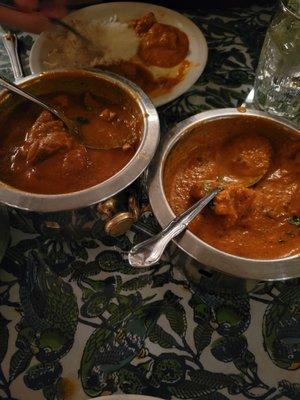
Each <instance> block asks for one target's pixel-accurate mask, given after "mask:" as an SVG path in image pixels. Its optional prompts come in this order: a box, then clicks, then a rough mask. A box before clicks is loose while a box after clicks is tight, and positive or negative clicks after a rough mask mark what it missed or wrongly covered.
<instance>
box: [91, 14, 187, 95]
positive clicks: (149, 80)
mask: <svg viewBox="0 0 300 400" xmlns="http://www.w3.org/2000/svg"><path fill="white" fill-rule="evenodd" d="M131 26H133V28H134V29H135V31H136V33H137V34H138V35H139V36H140V45H139V49H138V54H137V55H138V61H137V60H131V61H121V62H118V63H114V64H110V65H100V66H98V67H99V68H102V69H105V70H109V71H112V72H115V73H117V74H119V75H122V76H124V77H125V78H127V79H129V80H131V81H132V82H134V83H136V84H137V85H138V86H140V87H141V88H142V89H143V91H144V92H145V93H147V94H148V95H149V94H151V95H152V96H157V95H160V94H163V93H166V92H168V91H170V89H172V88H173V87H174V86H176V85H177V84H178V83H179V82H180V81H182V79H183V78H184V76H185V74H186V71H187V69H188V67H189V66H190V63H189V62H188V61H187V60H186V56H187V54H188V51H189V39H188V37H187V35H186V34H185V33H184V32H182V31H181V30H180V29H178V28H176V27H174V26H171V25H167V24H161V23H159V22H157V20H156V18H155V15H154V14H153V13H152V12H150V13H148V14H146V15H144V16H143V17H141V18H139V19H137V20H134V21H132V22H131ZM147 66H156V67H161V68H172V67H176V66H178V70H177V72H176V74H172V76H160V77H154V76H153V74H152V72H151V71H150V70H149V69H148V68H147Z"/></svg>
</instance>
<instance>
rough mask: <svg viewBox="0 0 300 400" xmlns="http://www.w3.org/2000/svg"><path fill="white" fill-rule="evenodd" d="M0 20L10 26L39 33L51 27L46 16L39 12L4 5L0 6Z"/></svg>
mask: <svg viewBox="0 0 300 400" xmlns="http://www.w3.org/2000/svg"><path fill="white" fill-rule="evenodd" d="M18 1H19V0H18ZM0 22H1V24H5V25H8V26H10V27H12V28H16V29H19V30H21V31H25V32H32V33H40V32H42V31H44V30H46V29H49V28H50V27H51V23H50V21H49V20H48V18H47V17H46V16H45V15H43V14H42V13H40V12H34V11H33V12H28V13H24V12H21V11H15V10H12V9H9V8H6V7H0Z"/></svg>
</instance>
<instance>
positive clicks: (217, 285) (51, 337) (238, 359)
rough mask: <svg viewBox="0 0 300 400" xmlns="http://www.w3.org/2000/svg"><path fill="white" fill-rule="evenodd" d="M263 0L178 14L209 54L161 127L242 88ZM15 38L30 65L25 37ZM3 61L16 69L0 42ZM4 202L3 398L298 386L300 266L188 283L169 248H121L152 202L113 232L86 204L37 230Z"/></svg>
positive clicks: (150, 226) (259, 33) (293, 392)
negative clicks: (144, 260)
mask: <svg viewBox="0 0 300 400" xmlns="http://www.w3.org/2000/svg"><path fill="white" fill-rule="evenodd" d="M272 11H273V10H272V9H271V8H261V7H252V8H249V9H247V10H242V9H229V10H227V11H220V12H217V11H216V12H215V13H214V14H209V15H207V14H205V13H203V12H201V11H198V12H197V11H195V12H193V14H189V13H187V16H188V17H189V18H191V19H192V20H193V21H194V22H195V23H196V24H197V25H199V27H200V28H201V29H202V31H203V32H204V34H205V36H206V38H207V41H208V45H209V58H208V64H207V67H206V69H205V72H204V73H203V75H202V76H201V78H200V79H199V81H198V82H197V83H196V84H195V85H194V86H193V87H192V88H191V89H190V90H189V91H188V92H187V93H185V94H184V95H183V96H181V97H180V98H178V99H177V100H175V101H173V102H172V103H170V104H168V105H166V106H164V107H161V108H160V109H159V114H160V119H161V123H162V128H163V132H162V134H164V133H165V132H166V131H167V129H168V128H169V127H170V126H172V125H173V124H174V123H176V122H178V121H180V120H182V119H184V118H186V117H188V116H190V115H193V114H195V113H197V112H200V111H202V110H206V109H210V108H218V107H226V106H235V105H236V104H237V102H239V101H241V100H243V99H244V98H245V96H246V94H247V92H248V91H249V89H250V87H251V84H252V82H253V78H254V69H255V65H256V62H257V59H258V54H259V50H260V47H261V44H262V40H263V36H264V33H265V30H266V26H267V24H268V22H269V20H270V16H271V14H272ZM19 38H20V41H21V52H22V62H23V66H24V67H25V70H27V71H28V52H29V50H30V47H31V45H32V42H33V38H32V36H30V35H28V34H20V35H19ZM0 70H1V73H2V74H4V75H6V76H10V77H12V75H11V72H10V66H9V61H8V58H7V56H6V54H5V51H4V49H3V47H1V45H0ZM0 211H1V215H0V257H2V255H3V254H2V253H3V251H4V249H5V248H6V246H8V247H7V250H6V252H5V254H4V257H3V260H2V263H1V266H0V399H1V400H3V399H18V400H21V399H47V400H54V399H86V398H89V397H95V396H97V395H101V394H102V395H104V394H111V393H137V394H148V395H155V396H159V397H162V398H164V399H170V398H173V399H199V400H225V399H233V400H240V399H243V400H244V399H260V400H262V399H266V400H271V399H272V400H275V399H293V400H299V399H300V280H299V279H298V280H292V281H288V282H285V283H284V282H282V283H255V282H245V281H242V280H239V279H233V278H229V277H225V276H224V275H221V274H217V273H216V274H213V275H212V276H211V277H203V278H202V279H201V280H200V283H198V284H197V285H194V284H191V283H189V282H188V281H187V279H186V278H185V277H184V275H183V274H182V272H181V266H178V265H173V263H172V259H173V257H172V254H171V253H169V254H167V256H166V258H165V259H164V261H163V262H162V263H161V265H160V267H159V268H158V269H157V268H155V269H146V268H145V269H143V270H135V269H133V268H131V267H130V266H129V264H128V262H127V258H126V254H127V251H128V250H129V249H130V247H131V246H132V244H133V243H136V242H138V241H140V240H141V239H142V238H144V237H145V235H146V232H147V231H148V232H153V231H155V229H157V227H156V224H155V221H154V219H153V217H152V216H151V214H149V213H148V214H145V215H144V216H143V218H142V220H140V221H139V223H138V224H137V225H136V226H135V227H134V228H133V229H132V231H130V232H129V233H128V234H127V235H124V236H122V237H119V238H115V239H113V238H111V237H107V236H105V235H104V234H103V223H102V222H101V221H99V220H98V219H96V218H95V215H93V214H92V213H91V212H90V211H87V210H83V211H82V212H80V213H79V214H80V218H79V219H78V221H79V222H78V223H77V226H76V232H77V233H78V235H77V236H76V235H75V237H72V238H68V237H64V236H63V235H62V234H61V233H57V234H55V232H53V231H50V232H48V231H47V230H45V229H44V230H43V229H41V221H40V220H39V216H37V215H24V213H22V212H16V211H12V210H6V209H5V208H1V209H0ZM65 218H66V219H67V218H69V216H68V215H67V214H66V215H65ZM8 219H9V222H8ZM86 223H89V228H88V229H87V228H86Z"/></svg>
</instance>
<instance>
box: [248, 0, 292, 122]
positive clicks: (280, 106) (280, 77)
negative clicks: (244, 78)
mask: <svg viewBox="0 0 300 400" xmlns="http://www.w3.org/2000/svg"><path fill="white" fill-rule="evenodd" d="M254 91H255V93H254V105H255V106H256V107H257V108H260V109H262V110H265V111H268V112H270V113H272V114H275V115H278V116H281V117H284V118H287V119H289V120H291V121H293V122H295V123H296V124H299V125H300V0H286V1H284V0H282V1H281V2H280V8H279V10H278V12H277V13H276V14H275V16H274V18H273V20H272V22H271V24H270V26H269V28H268V31H267V34H266V37H265V41H264V44H263V48H262V51H261V55H260V59H259V63H258V67H257V70H256V77H255V83H254Z"/></svg>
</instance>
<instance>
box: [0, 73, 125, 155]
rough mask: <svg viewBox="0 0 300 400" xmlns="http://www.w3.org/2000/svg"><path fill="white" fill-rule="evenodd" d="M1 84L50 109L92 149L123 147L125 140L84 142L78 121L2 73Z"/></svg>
mask: <svg viewBox="0 0 300 400" xmlns="http://www.w3.org/2000/svg"><path fill="white" fill-rule="evenodd" d="M0 86H3V87H5V88H6V89H8V90H11V91H12V92H14V93H17V94H18V95H20V96H22V97H25V98H26V99H27V100H30V101H32V102H34V103H36V104H38V105H39V106H40V107H42V108H44V109H45V110H47V111H49V112H50V113H52V114H53V115H55V116H56V117H57V118H59V119H60V120H61V121H62V122H63V123H64V124H65V126H66V127H67V130H68V132H69V133H70V134H71V135H72V136H73V137H75V138H76V140H79V141H80V142H82V144H83V145H84V146H85V147H86V148H88V149H92V150H111V149H118V148H122V147H123V145H124V143H123V142H118V141H117V142H116V143H115V142H111V143H109V139H107V140H106V143H103V144H102V145H100V146H97V145H91V144H87V143H85V142H83V138H82V135H81V133H80V129H79V126H78V125H77V123H76V122H74V121H72V120H71V119H70V118H68V117H66V116H65V114H64V113H63V112H61V111H59V110H57V109H56V108H54V107H52V106H49V105H48V104H46V103H44V102H43V101H41V100H39V99H38V98H37V97H35V96H33V95H31V94H29V93H28V92H26V91H25V90H23V89H20V88H19V87H18V86H17V85H15V84H14V83H12V82H10V81H8V80H7V79H6V78H4V77H3V76H2V75H0Z"/></svg>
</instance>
